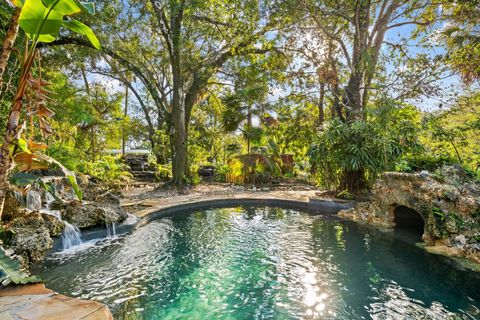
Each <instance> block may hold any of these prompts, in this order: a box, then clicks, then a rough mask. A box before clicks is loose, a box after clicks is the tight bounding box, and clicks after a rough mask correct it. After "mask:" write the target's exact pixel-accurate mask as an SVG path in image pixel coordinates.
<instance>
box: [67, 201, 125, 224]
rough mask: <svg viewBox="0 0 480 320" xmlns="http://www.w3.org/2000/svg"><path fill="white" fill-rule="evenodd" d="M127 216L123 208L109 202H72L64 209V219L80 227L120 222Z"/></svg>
mask: <svg viewBox="0 0 480 320" xmlns="http://www.w3.org/2000/svg"><path fill="white" fill-rule="evenodd" d="M127 217H128V215H127V213H126V212H125V211H124V210H123V209H122V208H120V207H119V206H118V207H117V206H111V205H108V204H96V203H89V204H84V205H81V204H79V203H78V202H71V203H70V204H69V205H67V206H66V208H65V209H63V210H62V218H63V220H65V221H67V222H69V223H71V224H73V225H76V226H77V227H78V228H80V229H85V228H92V227H96V226H105V225H108V224H111V223H120V222H122V221H123V220H125V219H126V218H127Z"/></svg>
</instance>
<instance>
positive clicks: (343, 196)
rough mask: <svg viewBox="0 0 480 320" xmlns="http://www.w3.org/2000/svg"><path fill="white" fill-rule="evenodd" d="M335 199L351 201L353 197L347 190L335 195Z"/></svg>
mask: <svg viewBox="0 0 480 320" xmlns="http://www.w3.org/2000/svg"><path fill="white" fill-rule="evenodd" d="M336 197H337V198H339V199H345V200H353V199H354V198H355V197H354V196H353V194H351V193H350V191H348V190H343V191H341V192H339V193H337V195H336Z"/></svg>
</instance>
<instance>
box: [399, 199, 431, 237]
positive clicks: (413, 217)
mask: <svg viewBox="0 0 480 320" xmlns="http://www.w3.org/2000/svg"><path fill="white" fill-rule="evenodd" d="M394 215H395V231H397V232H402V233H408V234H409V235H410V236H412V237H413V238H415V240H416V241H421V240H422V235H423V231H424V228H425V222H424V221H423V218H422V216H421V215H420V214H419V213H418V212H417V211H415V210H413V209H412V208H409V207H406V206H398V207H396V208H395V211H394Z"/></svg>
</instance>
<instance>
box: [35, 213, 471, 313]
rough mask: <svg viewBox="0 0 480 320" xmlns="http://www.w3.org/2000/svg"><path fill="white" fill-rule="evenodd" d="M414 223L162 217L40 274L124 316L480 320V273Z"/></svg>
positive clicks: (274, 216)
mask: <svg viewBox="0 0 480 320" xmlns="http://www.w3.org/2000/svg"><path fill="white" fill-rule="evenodd" d="M414 236H415V235H412V236H410V235H409V234H408V233H398V232H382V231H379V230H377V229H374V228H371V227H367V226H362V225H358V224H355V223H351V222H346V221H341V220H337V219H334V218H331V217H326V216H322V215H317V216H313V215H309V214H308V213H304V212H300V211H296V210H290V209H288V210H287V209H279V208H265V207H260V208H228V209H212V210H204V211H199V212H193V213H189V214H180V215H176V216H174V217H169V218H162V219H159V220H156V221H153V222H151V223H149V224H147V225H145V226H143V227H141V228H139V229H138V230H136V231H134V232H133V233H131V234H128V235H124V236H121V237H117V238H113V239H108V240H105V241H103V242H99V243H96V244H95V245H91V246H89V247H87V248H85V249H84V250H80V251H78V252H76V253H64V254H55V255H53V256H52V257H50V258H49V259H47V260H46V261H45V262H44V263H43V264H42V265H38V266H36V267H35V273H36V274H38V275H40V276H41V277H43V278H44V279H45V280H46V283H47V286H48V287H49V288H51V289H53V290H55V291H58V292H60V293H63V294H66V295H70V296H74V297H79V298H84V299H93V300H97V301H101V302H104V303H106V304H107V305H108V306H109V307H110V308H111V310H112V313H113V315H114V317H115V319H480V310H479V304H480V276H479V274H477V273H474V272H471V271H467V270H461V269H459V268H458V267H457V266H456V265H455V264H454V263H453V262H452V261H451V260H449V259H447V258H444V257H441V256H436V255H431V254H428V253H426V252H425V251H423V250H422V249H420V248H418V247H416V246H415V245H414V243H413V241H414V240H412V239H413V238H412V237H414Z"/></svg>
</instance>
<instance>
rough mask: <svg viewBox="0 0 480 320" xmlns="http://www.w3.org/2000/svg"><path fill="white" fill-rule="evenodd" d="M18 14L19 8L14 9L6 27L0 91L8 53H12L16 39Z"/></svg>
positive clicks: (8, 56) (0, 65) (0, 72)
mask: <svg viewBox="0 0 480 320" xmlns="http://www.w3.org/2000/svg"><path fill="white" fill-rule="evenodd" d="M20 12H21V10H20V9H19V8H15V12H14V13H13V15H12V20H11V21H10V26H9V27H8V31H7V34H6V35H5V40H3V46H2V54H1V55H0V89H1V88H2V86H3V74H4V73H5V70H6V69H7V63H8V59H9V58H10V53H11V52H12V48H13V45H14V44H15V40H16V39H17V34H18V17H20Z"/></svg>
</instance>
